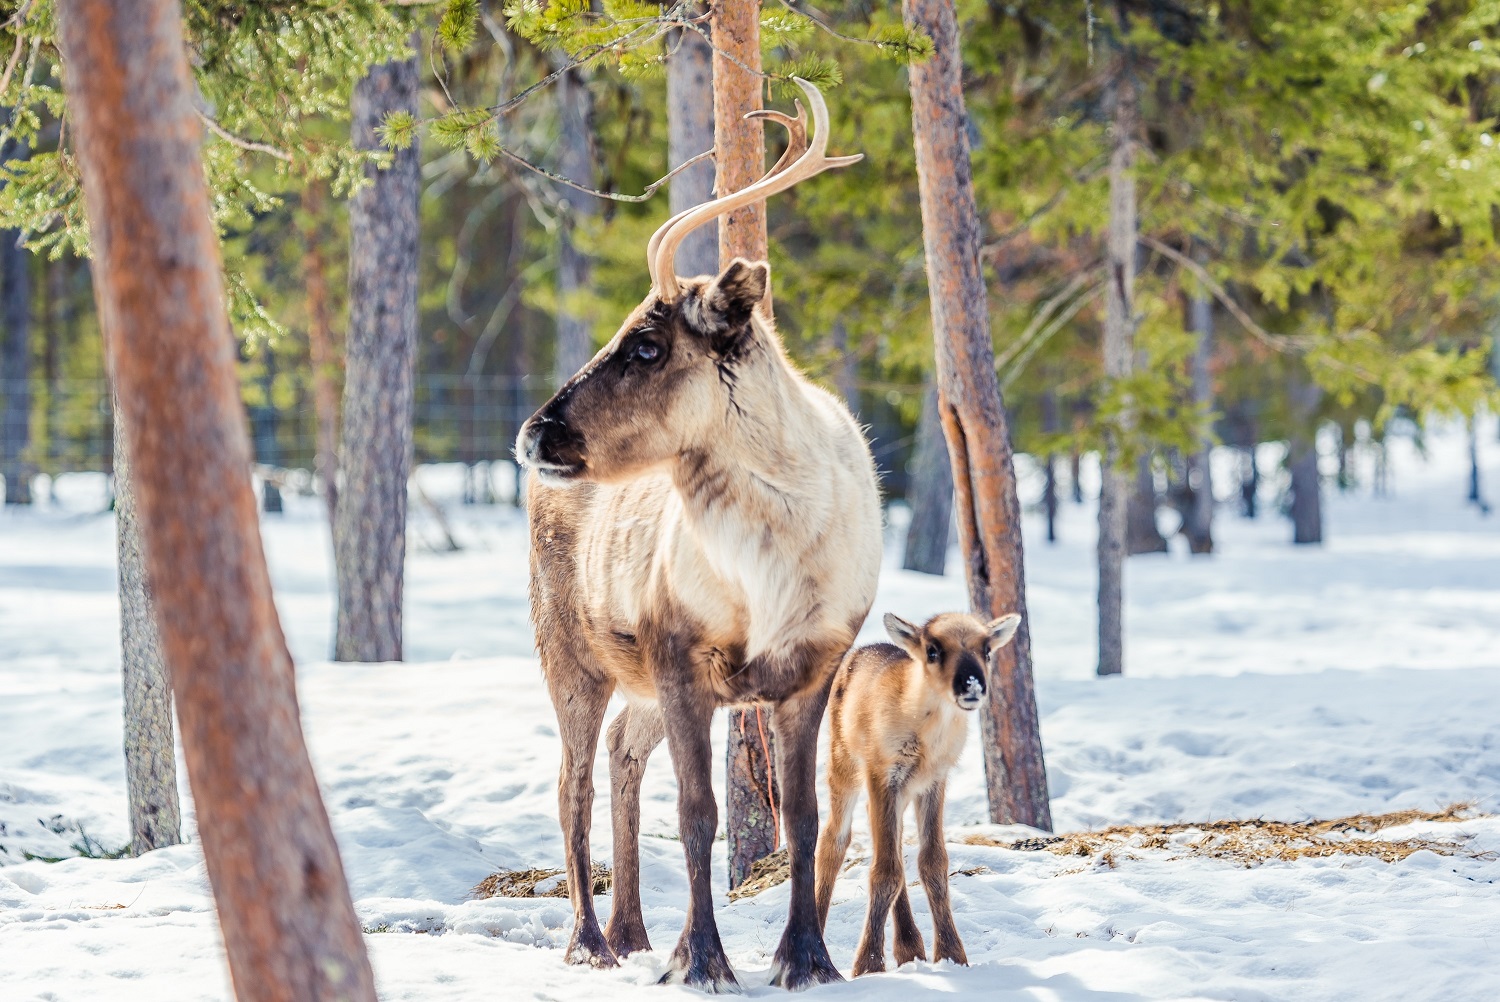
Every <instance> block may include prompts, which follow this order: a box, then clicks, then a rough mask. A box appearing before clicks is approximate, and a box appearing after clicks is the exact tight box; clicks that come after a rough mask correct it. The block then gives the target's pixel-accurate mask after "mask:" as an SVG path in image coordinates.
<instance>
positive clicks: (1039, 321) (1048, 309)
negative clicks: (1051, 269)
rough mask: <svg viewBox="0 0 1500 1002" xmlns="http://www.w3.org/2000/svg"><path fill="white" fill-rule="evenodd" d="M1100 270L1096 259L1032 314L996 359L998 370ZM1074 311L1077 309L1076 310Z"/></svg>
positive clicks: (1023, 349) (1022, 349)
mask: <svg viewBox="0 0 1500 1002" xmlns="http://www.w3.org/2000/svg"><path fill="white" fill-rule="evenodd" d="M1098 270H1099V262H1097V261H1096V262H1095V263H1093V264H1091V265H1089V266H1088V267H1087V268H1085V269H1083V270H1082V271H1080V272H1079V273H1078V274H1076V275H1074V276H1073V278H1072V280H1071V281H1070V282H1068V284H1067V285H1065V286H1063V289H1062V291H1061V292H1059V293H1058V294H1057V295H1055V296H1053V297H1052V298H1051V299H1049V300H1047V301H1046V302H1045V303H1043V304H1042V307H1041V309H1039V310H1037V311H1036V314H1035V315H1033V316H1032V318H1031V322H1030V323H1029V324H1027V325H1026V329H1025V330H1024V331H1022V332H1021V336H1020V337H1018V338H1016V339H1015V340H1014V341H1012V342H1011V343H1010V345H1009V346H1008V347H1007V348H1006V349H1005V351H1004V352H1002V353H1001V354H1000V356H999V357H998V358H996V359H995V369H996V370H997V371H1000V370H1003V369H1005V367H1006V366H1008V365H1010V363H1011V359H1013V358H1015V357H1016V356H1017V355H1019V354H1021V353H1022V352H1023V351H1025V350H1026V346H1027V344H1028V343H1029V342H1030V341H1031V339H1032V338H1033V337H1034V336H1035V335H1036V332H1037V331H1039V330H1041V328H1042V326H1043V325H1044V324H1046V323H1047V321H1048V320H1050V319H1051V317H1052V314H1053V313H1054V312H1056V311H1057V309H1058V307H1060V306H1062V304H1063V303H1065V302H1067V301H1068V300H1069V299H1070V298H1072V296H1073V295H1074V294H1075V293H1076V292H1077V291H1078V290H1079V289H1081V288H1083V287H1084V285H1086V284H1087V283H1089V282H1091V281H1093V280H1094V276H1095V274H1096V273H1097V272H1098ZM1074 312H1077V311H1076V310H1075V311H1074Z"/></svg>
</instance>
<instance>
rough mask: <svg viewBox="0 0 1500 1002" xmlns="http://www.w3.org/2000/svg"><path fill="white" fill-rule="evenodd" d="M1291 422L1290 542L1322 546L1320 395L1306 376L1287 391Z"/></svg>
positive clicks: (1316, 386)
mask: <svg viewBox="0 0 1500 1002" xmlns="http://www.w3.org/2000/svg"><path fill="white" fill-rule="evenodd" d="M1290 396H1291V405H1292V418H1293V421H1294V422H1295V424H1294V427H1295V428H1296V429H1297V431H1296V432H1295V433H1294V434H1293V435H1292V438H1291V441H1290V442H1289V443H1288V445H1287V468H1288V469H1289V470H1290V471H1291V474H1292V510H1291V516H1292V542H1293V543H1297V544H1299V545H1306V544H1314V543H1321V542H1323V498H1322V494H1323V491H1322V484H1321V477H1320V476H1319V474H1318V420H1317V411H1318V404H1320V403H1321V402H1322V400H1323V391H1322V389H1320V388H1319V387H1318V385H1317V384H1316V383H1314V382H1313V381H1312V380H1311V379H1308V378H1307V377H1306V376H1302V375H1300V374H1299V375H1298V376H1296V377H1294V380H1293V382H1292V385H1291V387H1290Z"/></svg>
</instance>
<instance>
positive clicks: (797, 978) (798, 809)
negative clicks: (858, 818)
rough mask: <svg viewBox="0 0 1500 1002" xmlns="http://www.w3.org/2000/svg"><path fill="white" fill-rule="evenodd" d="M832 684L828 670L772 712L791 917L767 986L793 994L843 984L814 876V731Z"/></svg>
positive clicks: (816, 738)
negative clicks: (826, 937) (829, 943)
mask: <svg viewBox="0 0 1500 1002" xmlns="http://www.w3.org/2000/svg"><path fill="white" fill-rule="evenodd" d="M832 683H833V673H832V672H831V671H830V672H827V673H826V676H825V680H824V681H823V682H821V683H820V684H817V685H815V686H813V687H812V688H811V689H808V690H804V691H803V692H801V693H798V694H797V695H795V696H793V697H792V698H790V699H787V700H783V701H782V702H780V703H778V704H777V705H776V708H775V709H774V710H773V711H772V713H771V729H772V730H773V731H774V732H775V734H776V751H777V755H776V759H777V762H776V766H777V768H778V769H779V770H780V771H781V819H782V824H783V826H784V827H785V831H786V844H787V856H788V857H789V862H790V863H791V870H792V880H791V883H792V900H791V908H790V914H789V915H788V916H787V923H786V931H785V932H784V933H782V936H781V944H780V945H779V946H777V947H776V957H775V960H774V962H773V963H772V965H771V983H772V984H773V985H780V986H781V987H782V988H787V989H790V990H791V991H801V990H802V989H804V988H811V987H812V986H813V985H823V984H828V983H830V982H834V981H843V980H844V976H843V975H842V974H840V973H839V972H838V968H836V967H834V966H833V960H832V959H831V958H830V957H829V956H828V946H827V944H825V943H824V942H823V923H822V921H821V920H820V917H819V914H818V913H819V908H818V898H817V893H816V890H817V888H816V884H815V879H814V873H813V866H814V860H815V858H816V853H817V845H818V791H817V767H818V727H819V725H820V724H821V723H822V721H823V709H824V707H826V706H827V705H828V690H829V688H830V686H831V685H832ZM834 873H835V874H836V873H837V868H836V867H835V868H834ZM831 883H832V882H831V880H830V893H831Z"/></svg>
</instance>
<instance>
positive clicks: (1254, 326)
mask: <svg viewBox="0 0 1500 1002" xmlns="http://www.w3.org/2000/svg"><path fill="white" fill-rule="evenodd" d="M1138 239H1139V241H1140V243H1141V244H1142V246H1145V247H1149V248H1151V249H1152V250H1154V251H1156V252H1157V253H1158V254H1161V255H1162V256H1163V257H1166V258H1169V259H1171V260H1172V261H1175V262H1176V263H1177V264H1179V265H1181V266H1182V267H1184V268H1186V269H1187V270H1188V271H1190V272H1192V274H1193V277H1194V278H1196V279H1197V280H1198V281H1199V282H1201V283H1202V284H1203V287H1204V288H1205V289H1207V290H1208V291H1209V292H1211V293H1213V296H1214V298H1215V299H1217V300H1218V301H1219V302H1220V303H1221V304H1223V306H1224V309H1226V310H1227V311H1229V315H1230V316H1232V317H1234V319H1235V320H1237V321H1239V324H1240V326H1241V327H1243V328H1245V330H1246V331H1248V332H1249V333H1250V334H1251V335H1253V336H1254V337H1255V338H1256V339H1257V340H1258V341H1260V342H1262V343H1263V344H1265V345H1266V346H1267V347H1269V348H1272V349H1274V350H1276V351H1279V352H1286V351H1292V350H1299V351H1306V350H1307V347H1308V344H1307V339H1306V338H1303V337H1294V336H1291V335H1287V334H1272V333H1271V332H1270V331H1268V330H1266V329H1265V328H1264V327H1262V326H1261V325H1260V324H1258V323H1256V322H1255V320H1254V319H1253V318H1252V317H1251V316H1250V314H1248V313H1246V312H1245V310H1244V307H1242V306H1240V304H1239V303H1237V302H1235V300H1234V297H1233V296H1231V295H1230V294H1229V291H1228V290H1227V289H1225V288H1224V286H1222V285H1220V284H1219V283H1218V282H1217V281H1215V280H1214V277H1213V276H1212V275H1210V274H1209V273H1208V269H1207V268H1205V267H1203V265H1201V264H1199V263H1198V262H1197V261H1194V260H1193V259H1192V258H1190V257H1188V256H1187V255H1186V254H1184V253H1182V251H1180V250H1178V249H1177V248H1176V247H1173V246H1172V245H1171V244H1168V243H1164V242H1162V241H1160V240H1158V239H1156V238H1155V237H1153V236H1149V235H1148V234H1145V233H1142V234H1141V235H1140V236H1139V237H1138Z"/></svg>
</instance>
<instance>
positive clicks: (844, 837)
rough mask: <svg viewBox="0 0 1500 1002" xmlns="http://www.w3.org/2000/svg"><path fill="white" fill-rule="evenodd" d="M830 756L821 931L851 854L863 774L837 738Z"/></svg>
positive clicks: (821, 859) (821, 839)
mask: <svg viewBox="0 0 1500 1002" xmlns="http://www.w3.org/2000/svg"><path fill="white" fill-rule="evenodd" d="M833 740H834V744H833V747H832V748H831V749H830V750H829V755H828V800H829V810H828V822H827V823H826V824H824V826H823V831H822V833H821V834H819V835H818V854H817V883H818V928H819V929H827V928H828V908H829V905H831V904H832V902H833V884H834V881H836V880H838V879H839V870H840V869H841V868H842V867H843V865H844V857H845V856H846V855H848V853H849V829H850V828H852V827H853V825H854V808H855V806H856V804H858V802H859V801H858V794H859V787H858V785H857V784H858V783H859V775H858V773H856V772H855V770H854V764H853V763H852V762H850V761H849V756H848V755H847V754H845V753H844V751H843V749H842V748H840V747H839V745H838V740H839V739H838V736H837V735H835V736H834V739H833Z"/></svg>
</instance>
